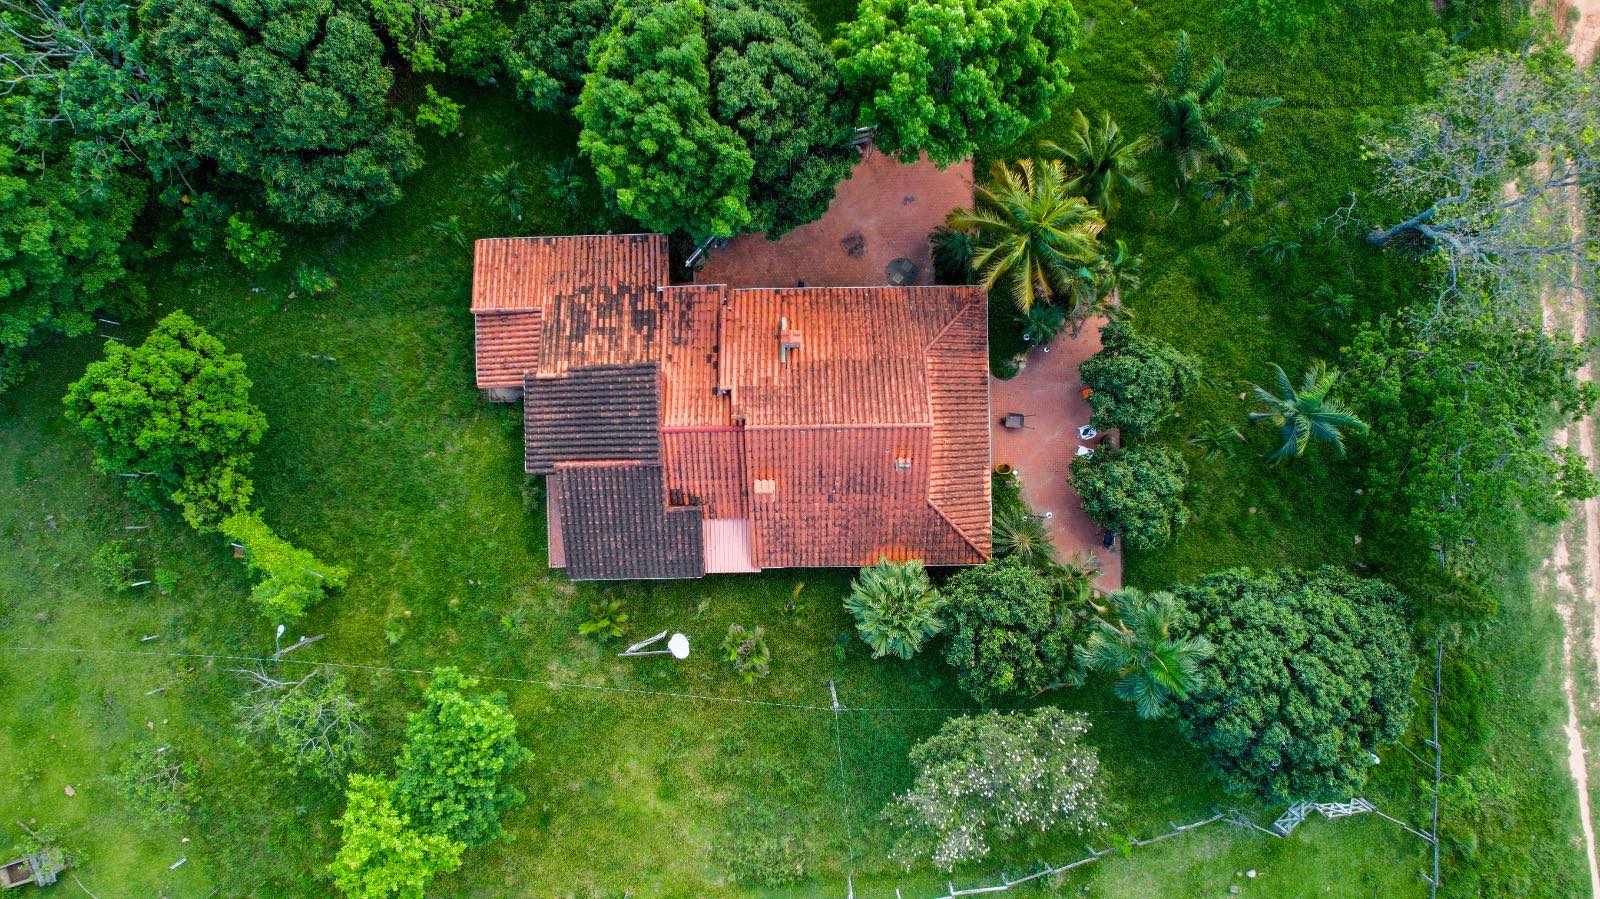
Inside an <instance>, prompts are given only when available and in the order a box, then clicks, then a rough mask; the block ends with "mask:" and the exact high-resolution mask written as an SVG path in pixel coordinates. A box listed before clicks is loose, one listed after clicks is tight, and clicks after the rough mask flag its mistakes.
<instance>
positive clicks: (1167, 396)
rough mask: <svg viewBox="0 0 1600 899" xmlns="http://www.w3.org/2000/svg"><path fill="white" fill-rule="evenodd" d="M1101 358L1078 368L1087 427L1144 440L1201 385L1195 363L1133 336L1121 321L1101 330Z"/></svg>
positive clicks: (1161, 344)
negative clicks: (1086, 397)
mask: <svg viewBox="0 0 1600 899" xmlns="http://www.w3.org/2000/svg"><path fill="white" fill-rule="evenodd" d="M1100 343H1101V348H1100V352H1098V353H1095V354H1094V355H1093V356H1090V357H1089V358H1088V359H1085V360H1084V361H1083V364H1082V365H1080V366H1079V367H1078V373H1079V374H1080V375H1081V376H1082V377H1083V383H1084V385H1085V386H1087V387H1089V388H1090V389H1092V390H1093V391H1094V392H1093V393H1091V394H1089V406H1090V408H1092V409H1093V410H1094V415H1093V417H1092V418H1091V419H1090V424H1092V425H1094V426H1095V427H1096V428H1099V429H1102V430H1104V429H1108V428H1120V429H1121V430H1122V431H1123V432H1125V433H1128V434H1133V435H1135V436H1140V435H1144V434H1149V433H1150V432H1152V431H1154V430H1155V429H1156V427H1157V426H1159V425H1160V424H1161V423H1162V422H1164V421H1166V420H1167V419H1168V418H1170V417H1171V416H1172V410H1173V409H1174V408H1175V407H1176V406H1177V405H1178V403H1180V402H1182V401H1183V398H1184V397H1186V396H1188V395H1189V392H1190V391H1192V390H1194V389H1195V387H1197V386H1199V384H1200V363H1199V362H1198V361H1197V360H1196V359H1195V358H1194V357H1193V356H1190V355H1188V354H1187V353H1181V352H1179V351H1178V350H1177V349H1175V348H1174V347H1173V346H1172V345H1171V344H1169V343H1167V342H1166V341H1164V340H1159V339H1157V338H1154V337H1147V336H1145V335H1142V334H1139V333H1137V332H1135V331H1134V330H1133V326H1132V325H1131V324H1129V323H1127V322H1125V321H1113V322H1107V323H1106V324H1105V326H1104V327H1102V328H1101V329H1100Z"/></svg>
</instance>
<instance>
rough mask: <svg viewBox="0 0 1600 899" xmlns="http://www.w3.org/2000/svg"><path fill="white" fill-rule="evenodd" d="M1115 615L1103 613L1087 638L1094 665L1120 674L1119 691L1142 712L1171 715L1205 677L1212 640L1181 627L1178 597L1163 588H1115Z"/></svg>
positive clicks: (1086, 650)
mask: <svg viewBox="0 0 1600 899" xmlns="http://www.w3.org/2000/svg"><path fill="white" fill-rule="evenodd" d="M1110 599H1111V610H1112V618H1111V619H1110V620H1107V619H1101V620H1100V622H1099V626H1098V628H1097V629H1096V630H1095V632H1094V633H1092V634H1090V635H1089V641H1088V642H1087V643H1085V644H1084V647H1083V651H1084V656H1085V657H1086V658H1087V660H1088V665H1089V667H1090V668H1092V669H1094V670H1096V671H1106V672H1110V673H1112V674H1115V675H1116V676H1117V678H1118V680H1117V686H1116V691H1117V696H1119V697H1120V698H1122V699H1124V700H1126V701H1128V702H1131V703H1133V704H1134V706H1135V707H1136V708H1137V709H1138V710H1139V717H1140V718H1167V717H1170V716H1171V715H1172V714H1173V712H1174V711H1175V710H1176V708H1177V706H1176V703H1180V702H1184V701H1186V700H1188V698H1189V694H1190V693H1192V692H1194V690H1195V689H1196V688H1198V687H1199V686H1200V685H1201V684H1203V683H1204V682H1205V672H1204V671H1203V670H1202V666H1203V665H1204V664H1205V662H1206V661H1207V660H1209V659H1210V658H1211V655H1212V651H1213V650H1212V647H1211V641H1209V640H1207V639H1206V638H1205V637H1204V636H1203V635H1201V636H1191V635H1189V634H1180V633H1176V632H1178V631H1180V630H1181V626H1180V624H1179V620H1178V619H1179V616H1180V615H1181V611H1182V610H1181V609H1180V607H1179V606H1178V602H1177V599H1176V598H1175V597H1174V596H1173V595H1172V594H1171V593H1168V592H1166V591H1164V590H1161V591H1157V592H1155V593H1145V592H1144V591H1143V590H1140V589H1139V588H1137V587H1124V588H1122V589H1121V590H1118V591H1116V592H1115V593H1112V594H1111V597H1110Z"/></svg>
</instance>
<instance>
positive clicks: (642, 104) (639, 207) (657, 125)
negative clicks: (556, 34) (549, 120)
mask: <svg viewBox="0 0 1600 899" xmlns="http://www.w3.org/2000/svg"><path fill="white" fill-rule="evenodd" d="M705 17H706V9H705V4H703V3H702V2H701V0H665V2H656V0H618V3H617V5H616V8H615V10H614V11H613V13H612V22H611V25H610V26H608V27H607V28H606V30H605V31H604V32H602V33H601V34H600V35H599V36H598V37H596V38H595V40H594V43H593V45H592V46H591V47H590V50H589V63H590V68H591V69H592V70H593V71H592V73H591V74H590V76H589V78H588V80H587V81H585V82H584V87H583V94H582V97H581V99H580V100H579V101H578V109H577V115H578V121H579V122H580V123H582V125H583V132H582V133H581V134H580V135H579V136H578V147H579V149H580V150H582V151H583V152H584V153H585V154H587V155H588V157H589V159H590V160H591V161H592V162H593V163H594V168H595V174H596V175H597V176H598V177H599V179H600V184H601V186H602V187H604V188H606V190H608V191H610V192H611V194H612V196H613V197H614V198H615V199H616V204H617V207H618V208H619V209H621V210H622V212H623V213H625V214H627V215H629V216H631V217H633V218H635V219H637V220H638V221H639V222H640V224H642V225H644V226H645V227H646V228H650V229H652V230H657V231H677V230H680V229H682V230H684V231H687V232H688V233H689V234H690V236H691V237H695V238H700V237H708V236H728V235H732V234H735V233H737V232H738V231H739V230H740V229H742V228H744V227H745V226H746V225H747V224H749V222H750V208H749V199H750V175H751V172H752V171H753V169H754V167H755V163H754V161H753V160H752V159H751V157H750V150H749V148H748V147H746V146H745V144H744V141H742V140H740V138H739V135H738V134H736V133H735V132H734V131H733V129H732V128H729V127H727V126H726V125H722V124H719V123H718V122H717V121H716V120H715V119H713V118H712V115H711V104H712V98H711V75H710V72H709V70H708V69H707V67H706V58H707V47H706V40H705V31H704V27H705V26H704V22H705Z"/></svg>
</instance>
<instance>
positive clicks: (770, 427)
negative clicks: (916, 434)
mask: <svg viewBox="0 0 1600 899" xmlns="http://www.w3.org/2000/svg"><path fill="white" fill-rule="evenodd" d="M830 428H831V429H833V430H846V431H848V430H852V429H856V428H871V429H885V430H886V429H889V428H929V429H931V428H933V419H932V418H931V417H930V418H929V419H928V420H927V421H907V422H882V421H880V422H860V423H857V424H839V423H835V422H827V423H824V424H766V425H749V424H747V425H744V426H743V428H742V429H743V430H746V431H821V430H826V429H830Z"/></svg>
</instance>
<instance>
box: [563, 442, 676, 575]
mask: <svg viewBox="0 0 1600 899" xmlns="http://www.w3.org/2000/svg"><path fill="white" fill-rule="evenodd" d="M550 479H551V481H553V482H555V483H556V489H555V490H552V491H551V495H553V496H556V497H559V499H560V502H561V504H562V506H561V513H560V519H561V530H562V543H563V544H564V547H565V550H566V563H567V576H568V577H571V578H573V579H574V580H626V579H634V578H686V577H700V576H702V575H704V574H705V544H704V539H703V536H702V533H701V518H700V511H699V510H698V509H668V508H667V507H666V506H665V505H664V504H663V503H662V496H663V491H664V490H665V486H664V483H663V480H662V472H661V466H659V465H638V464H580V465H564V466H562V467H561V468H559V469H558V470H557V471H556V472H555V473H554V474H553V475H551V476H550Z"/></svg>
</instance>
